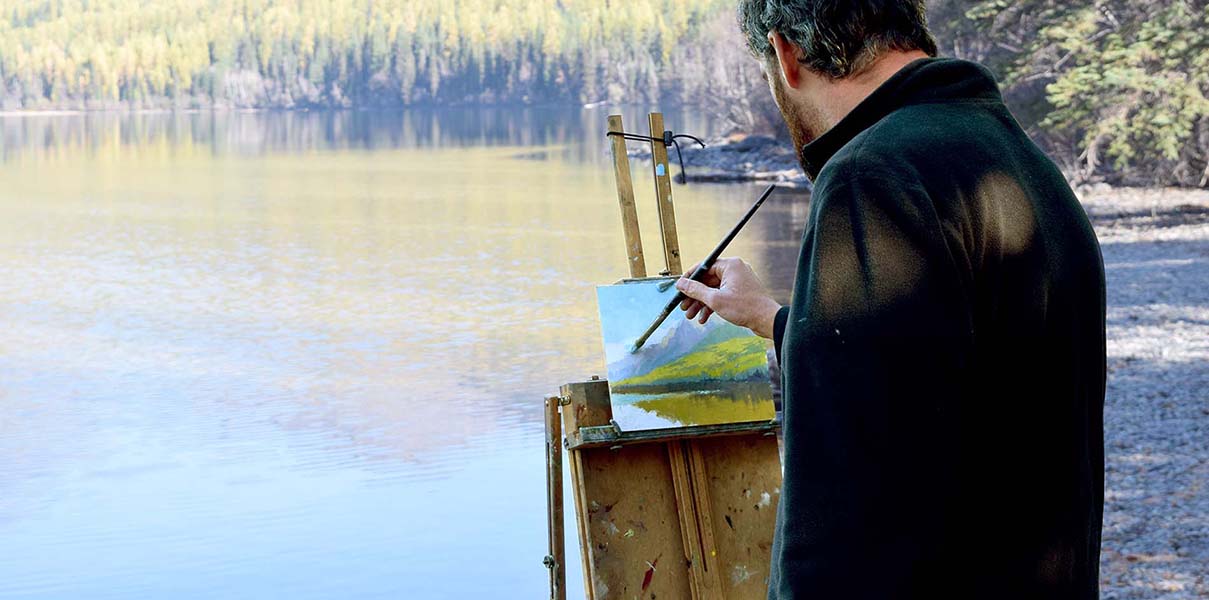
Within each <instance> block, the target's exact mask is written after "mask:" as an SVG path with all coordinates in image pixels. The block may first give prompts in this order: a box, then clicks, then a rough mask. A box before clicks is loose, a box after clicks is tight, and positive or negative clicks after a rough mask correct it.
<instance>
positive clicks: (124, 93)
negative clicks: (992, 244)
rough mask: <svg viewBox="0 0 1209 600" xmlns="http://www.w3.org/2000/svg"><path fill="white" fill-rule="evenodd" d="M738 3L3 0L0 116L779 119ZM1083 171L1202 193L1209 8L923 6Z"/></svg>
mask: <svg viewBox="0 0 1209 600" xmlns="http://www.w3.org/2000/svg"><path fill="white" fill-rule="evenodd" d="M734 5H735V0H294V1H288V0H155V1H153V2H142V1H139V0H0V106H2V107H3V108H5V109H9V110H14V109H39V108H42V109H47V108H127V107H133V108H140V107H167V106H177V107H210V106H227V107H277V108H292V107H352V106H357V107H375V106H376V107H389V106H402V105H409V104H451V103H564V104H568V103H587V102H596V101H601V100H607V101H614V102H617V101H632V102H661V103H665V104H666V103H676V104H689V105H695V106H699V107H700V108H702V109H703V110H706V111H709V112H711V113H713V114H714V115H716V116H717V117H718V118H721V119H726V120H728V121H729V122H731V123H732V124H733V126H734V127H735V128H737V129H740V130H744V131H759V130H766V131H767V130H771V129H773V128H775V127H777V126H778V122H777V120H776V115H775V113H774V112H773V110H772V108H771V103H770V102H769V100H768V98H767V93H766V91H765V89H764V86H763V83H762V82H760V81H759V78H758V71H757V68H756V66H755V63H754V62H753V61H751V59H750V57H748V56H747V55H746V54H745V52H744V51H743V50H742V48H741V43H742V42H741V40H740V38H739V36H738V35H737V32H736V30H735V24H734V15H733V11H734ZM929 5H930V11H931V12H930V16H931V21H932V25H933V29H934V30H935V33H936V35H937V38H938V39H939V41H940V42H941V47H942V49H943V52H944V53H945V54H947V55H953V56H959V57H963V58H971V59H974V60H979V61H981V62H984V63H986V64H987V65H989V66H991V67H992V69H993V70H995V72H996V73H997V74H998V75H999V76H1000V79H1001V82H1002V83H1003V85H1004V90H1005V94H1006V95H1007V97H1008V99H1009V102H1010V103H1011V105H1012V108H1013V110H1014V111H1015V112H1016V114H1017V115H1018V117H1019V118H1020V120H1021V122H1022V123H1023V124H1024V125H1025V127H1026V128H1027V129H1028V130H1029V133H1030V134H1031V135H1033V137H1034V138H1035V139H1037V140H1038V141H1039V142H1041V143H1042V144H1043V145H1044V146H1045V147H1046V148H1047V149H1048V150H1049V151H1050V152H1051V154H1053V155H1054V156H1055V157H1056V158H1057V159H1058V160H1059V162H1061V163H1062V166H1063V168H1064V169H1065V170H1066V171H1067V172H1068V174H1070V176H1071V177H1072V178H1074V179H1079V180H1094V179H1100V178H1106V179H1108V180H1110V181H1113V182H1125V183H1180V184H1185V185H1201V186H1205V185H1206V184H1209V166H1207V162H1209V100H1207V99H1206V95H1207V93H1209V7H1207V1H1206V0H1154V1H1147V2H1132V1H1126V0H1096V1H1092V0H1083V1H1076V2H1064V1H1059V0H977V1H971V0H931V1H930V2H929Z"/></svg>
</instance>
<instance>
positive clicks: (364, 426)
mask: <svg viewBox="0 0 1209 600" xmlns="http://www.w3.org/2000/svg"><path fill="white" fill-rule="evenodd" d="M607 112H608V111H605V110H592V111H578V110H576V111H551V110H548V109H546V110H540V111H539V110H512V111H506V110H478V109H467V110H456V111H442V112H431V111H428V112H425V111H411V112H406V113H368V112H367V113H360V112H343V113H224V114H210V113H197V114H178V115H167V114H149V115H133V116H131V115H127V116H118V115H89V116H80V115H60V116H27V117H4V118H0V135H2V137H0V141H2V145H0V314H3V315H4V317H5V318H4V322H5V325H6V327H5V330H4V332H3V333H0V401H3V403H4V411H3V412H2V413H0V539H3V540H4V544H3V545H0V597H32V598H52V597H55V598H59V597H62V598H84V597H87V598H103V597H106V598H130V597H156V598H159V597H174V598H188V597H217V596H227V597H230V596H242V597H266V596H278V597H294V598H330V597H342V598H343V597H401V596H402V597H415V598H468V597H492V598H534V597H540V596H541V594H542V593H544V590H545V588H546V571H545V569H544V568H543V567H542V566H541V557H542V556H543V555H544V554H545V552H546V549H545V512H544V511H545V495H544V489H543V486H544V475H543V472H542V469H543V468H544V464H543V456H542V439H541V427H542V426H541V398H542V396H543V394H546V393H550V392H553V391H555V390H556V389H557V386H558V385H559V384H561V383H563V382H566V381H572V380H578V379H582V378H586V377H587V376H589V375H592V374H598V373H603V361H602V360H601V357H600V356H601V350H600V340H599V332H598V330H597V327H598V324H597V319H596V315H595V303H594V291H593V286H594V285H596V284H599V283H610V282H612V281H614V280H616V279H618V278H619V277H621V276H623V275H625V270H624V269H625V266H624V265H625V260H624V259H625V257H624V252H623V246H622V242H621V234H620V227H619V218H618V213H617V208H616V200H615V195H614V194H615V192H614V188H613V181H612V173H611V170H610V168H609V163H608V155H607V148H608V146H607V144H606V143H605V140H604V137H603V134H602V132H603V128H604V119H605V116H606V114H607ZM625 113H626V115H627V117H629V118H628V120H629V121H630V122H631V123H639V122H642V121H644V119H640V118H639V117H640V115H642V114H644V111H642V110H640V109H632V108H628V109H626V110H625ZM685 121H687V124H686V125H684V126H680V127H678V129H683V130H685V131H689V132H692V133H706V134H708V133H710V131H708V127H707V126H706V125H705V124H703V123H701V122H694V121H692V120H689V119H684V118H683V117H681V116H680V115H677V114H674V113H672V114H669V115H668V122H669V124H670V125H673V126H676V125H678V124H679V123H681V122H685ZM690 168H691V167H690ZM634 172H635V177H636V180H637V181H636V187H637V188H638V192H639V202H640V203H644V204H643V208H644V212H643V214H642V215H641V218H642V220H643V222H644V223H646V224H648V227H647V228H646V231H647V236H646V238H647V249H648V257H649V260H648V264H649V265H652V266H654V265H655V264H657V262H658V254H659V253H658V249H657V246H655V244H657V241H656V238H655V236H654V235H653V225H654V224H655V223H656V222H657V221H656V217H655V215H654V211H653V207H652V200H651V196H652V194H651V191H650V187H651V186H650V184H649V181H648V180H647V179H646V177H647V170H646V169H645V168H643V167H642V166H640V165H637V164H636V165H635V168H634ZM675 192H676V199H677V205H678V213H677V221H678V222H679V223H680V227H681V229H680V235H681V243H682V250H683V253H684V255H685V256H686V257H690V256H697V255H704V254H705V253H706V252H707V251H708V250H709V249H710V248H711V247H712V246H713V244H714V243H715V242H716V239H717V238H718V237H720V236H721V235H722V234H723V233H724V232H725V231H726V229H727V228H728V227H729V226H730V225H731V224H732V223H733V221H734V220H735V219H736V218H737V217H738V216H739V215H740V214H741V213H742V211H743V210H744V209H745V208H746V207H747V205H748V203H749V202H750V201H751V199H752V198H754V196H755V193H756V192H757V190H756V188H753V187H748V186H699V185H691V186H688V187H683V186H678V187H677V188H676V190H675ZM804 218H805V204H804V203H803V202H798V203H797V204H793V203H791V202H790V198H789V196H788V195H787V196H785V197H783V198H782V199H781V200H780V201H779V202H770V204H769V205H768V206H767V207H766V208H764V209H763V212H762V213H761V215H760V217H758V218H757V222H753V224H752V226H750V227H749V230H748V231H747V232H745V233H744V234H743V235H742V236H740V238H739V240H737V241H736V242H735V244H734V245H733V246H732V253H733V254H736V255H742V256H745V257H747V258H748V259H749V260H751V261H752V262H753V264H754V265H755V266H756V267H757V270H758V271H760V272H761V273H763V274H764V275H765V277H766V279H767V280H768V282H769V284H770V287H772V288H773V289H774V291H775V293H776V294H777V295H779V296H781V299H782V300H785V299H787V296H788V293H789V287H790V283H791V282H790V281H789V279H788V278H789V277H792V272H793V264H794V261H795V260H796V251H797V242H798V239H799V236H800V235H801V227H802V224H803V221H804ZM568 497H570V496H568ZM567 512H568V518H572V517H571V515H572V511H571V510H570V509H569V508H568V511H567ZM574 531H575V529H574V527H569V528H568V532H570V533H571V534H573V532H574ZM574 544H576V541H575V540H574V539H573V538H572V539H569V540H568V545H569V550H570V551H571V552H570V554H569V555H570V556H576V554H575V547H574ZM570 568H571V572H570V573H569V577H568V581H569V584H570V585H571V587H572V589H571V595H572V597H575V595H576V594H580V595H581V594H582V592H581V590H580V589H579V586H580V585H582V583H581V582H582V579H581V577H580V575H579V572H578V570H577V569H578V565H575V564H572V565H570Z"/></svg>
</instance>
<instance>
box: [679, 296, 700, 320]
mask: <svg viewBox="0 0 1209 600" xmlns="http://www.w3.org/2000/svg"><path fill="white" fill-rule="evenodd" d="M702 308H705V305H704V304H702V303H700V302H698V301H696V300H693V305H692V306H690V307H689V309H688V310H686V311H684V318H686V319H692V318H693V317H695V316H697V315H698V314H700V313H701V309H702Z"/></svg>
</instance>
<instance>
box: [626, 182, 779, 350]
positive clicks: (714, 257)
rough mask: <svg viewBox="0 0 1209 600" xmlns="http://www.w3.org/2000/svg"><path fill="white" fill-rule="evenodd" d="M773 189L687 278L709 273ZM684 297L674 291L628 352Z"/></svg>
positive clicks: (770, 188) (661, 288) (697, 278)
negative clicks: (673, 294) (661, 310)
mask: <svg viewBox="0 0 1209 600" xmlns="http://www.w3.org/2000/svg"><path fill="white" fill-rule="evenodd" d="M775 189H777V186H776V184H773V185H770V186H768V188H767V189H765V190H764V193H763V194H760V199H759V200H756V203H755V204H752V205H751V208H749V209H747V214H745V215H743V218H742V219H739V222H738V223H737V224H735V227H734V228H733V229H731V230H730V233H728V234H726V237H724V238H722V241H721V242H718V246H717V247H716V248H714V251H713V252H710V253H709V256H707V257H705V260H703V261H701V264H700V265H697V269H696V270H695V271H693V273H692V274H691V275H689V276H688V278H689V279H692V280H693V281H701V280H702V279H705V275H706V274H707V273H709V270H710V268H712V267H713V266H714V263H715V262H717V261H718V257H719V256H721V255H722V253H723V252H725V251H726V247H727V246H729V245H730V243H731V241H732V240H734V239H735V236H736V235H739V231H740V230H742V229H743V226H744V225H747V222H748V221H750V220H751V217H752V215H754V214H756V211H757V210H759V208H760V205H761V204H764V201H765V200H767V199H768V197H769V196H770V195H772V191H773V190H775ZM675 281H676V280H674V279H673V280H671V281H669V282H667V283H664V284H660V286H659V291H661V292H662V291H664V290H667V288H669V287H671V285H672V284H673V283H675ZM685 298H688V296H685V295H684V292H676V295H675V296H673V297H672V299H671V300H670V301H669V302H668V303H667V306H665V307H663V312H661V313H659V317H658V318H656V319H655V322H654V323H651V326H650V327H647V328H646V331H645V332H644V333H643V334H642V337H639V338H638V340H637V341H635V342H634V345H633V346H631V347H630V354H633V353H635V352H638V350H639V349H641V348H642V345H643V344H645V343H646V341H647V338H649V337H651V334H653V333H655V330H656V329H659V326H660V325H662V324H663V322H664V321H666V320H667V318H668V316H669V315H671V314H672V311H674V310H676V305H678V304H680V303H681V302H684V300H685Z"/></svg>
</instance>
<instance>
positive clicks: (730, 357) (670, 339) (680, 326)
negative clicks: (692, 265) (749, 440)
mask: <svg viewBox="0 0 1209 600" xmlns="http://www.w3.org/2000/svg"><path fill="white" fill-rule="evenodd" d="M661 281H664V280H657V279H656V280H644V281H639V282H630V283H624V284H618V285H612V286H600V287H598V288H597V296H598V299H599V301H600V309H601V311H600V320H601V331H602V333H603V336H604V341H605V358H606V361H607V363H608V373H609V390H610V392H611V394H612V404H613V416H614V420H615V421H617V423H618V425H619V426H621V428H622V429H624V430H634V429H657V428H664V427H677V426H683V425H707V424H716V423H732V422H744V421H757V420H764V419H771V418H773V407H772V391H771V389H770V388H769V385H768V383H769V382H768V360H767V357H766V350H767V344H766V342H765V341H764V340H762V339H760V338H759V337H757V336H755V335H754V334H753V333H751V332H750V331H748V330H747V329H745V328H742V327H737V326H735V325H732V324H730V323H727V322H726V321H725V320H723V319H721V318H719V317H717V316H715V317H713V318H711V319H710V321H709V323H707V324H706V325H701V324H699V323H697V322H695V321H690V320H688V319H685V318H684V316H683V313H679V312H677V313H675V314H673V315H672V316H670V317H669V318H668V319H667V320H666V321H665V322H664V323H663V325H661V326H660V327H659V329H657V330H656V331H655V333H654V334H653V335H652V336H651V338H650V340H649V341H648V342H647V343H646V344H645V345H644V346H643V347H642V348H641V349H640V350H639V351H638V352H634V353H631V352H630V350H629V348H630V346H631V344H632V343H633V341H634V340H635V339H636V338H637V337H638V336H639V335H641V334H642V332H643V331H644V330H645V329H646V327H647V326H649V325H650V323H651V320H652V319H654V318H655V317H656V316H657V315H658V314H659V310H660V309H661V308H662V307H663V306H664V305H665V304H666V303H667V302H668V300H670V299H671V297H672V295H673V294H675V291H676V290H675V289H674V288H672V289H669V290H663V291H660V290H659V285H658V283H660V282H661Z"/></svg>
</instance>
